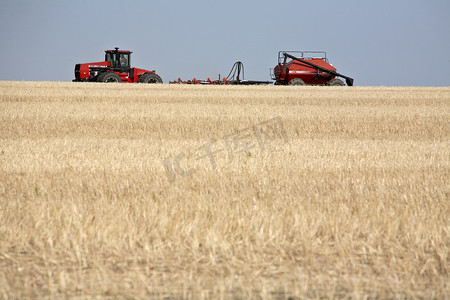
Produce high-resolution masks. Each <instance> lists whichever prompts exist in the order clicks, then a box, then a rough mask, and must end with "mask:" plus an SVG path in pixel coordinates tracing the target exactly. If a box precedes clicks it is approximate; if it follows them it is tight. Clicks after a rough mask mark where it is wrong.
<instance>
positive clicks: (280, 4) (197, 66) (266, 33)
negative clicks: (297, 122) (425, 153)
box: [0, 0, 450, 86]
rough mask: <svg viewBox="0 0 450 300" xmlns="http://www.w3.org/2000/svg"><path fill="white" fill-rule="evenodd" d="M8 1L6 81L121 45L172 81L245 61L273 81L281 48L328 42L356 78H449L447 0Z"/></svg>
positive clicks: (41, 76)
mask: <svg viewBox="0 0 450 300" xmlns="http://www.w3.org/2000/svg"><path fill="white" fill-rule="evenodd" d="M0 3H1V4H0V38H1V47H0V54H1V58H2V59H3V63H2V67H1V69H0V80H39V81H41V80H50V81H71V80H72V79H73V78H74V75H73V69H74V65H75V64H76V63H83V62H95V61H101V60H103V59H104V50H106V49H113V48H114V47H116V46H117V47H120V48H122V49H127V50H132V51H133V52H134V53H133V56H132V59H131V62H132V65H133V66H135V67H140V68H145V69H151V70H152V69H155V70H156V71H157V73H158V74H160V75H161V77H162V78H163V80H164V82H168V81H169V80H175V79H177V78H178V77H181V78H183V79H191V78H193V77H197V78H207V77H211V78H217V74H219V73H220V74H221V75H222V76H223V75H226V74H227V73H228V71H229V69H230V68H231V66H232V64H233V63H234V62H235V61H237V60H241V61H242V62H244V64H245V71H246V73H245V75H246V79H254V80H269V79H270V77H269V68H273V67H274V65H275V64H276V56H277V52H278V51H279V50H324V51H326V52H327V55H328V58H329V60H330V62H331V63H332V64H333V65H334V66H335V67H336V68H337V69H338V72H341V73H343V74H345V75H348V76H350V77H353V78H354V79H355V85H371V86H379V85H387V86H450V1H448V0H430V1H416V0H411V1H407V0H400V1H392V0H390V1H387V0H381V1H380V0H379V1H356V0H353V1H345V0H341V1H336V0H334V1H328V0H324V1H268V0H260V1H235V0H229V1H223V0H221V1H206V0H205V1H176V0H172V1H141V0H139V1H116V0H113V1H92V0H89V1H65V0H59V1H46V0H42V1H31V0H14V1H5V0H0Z"/></svg>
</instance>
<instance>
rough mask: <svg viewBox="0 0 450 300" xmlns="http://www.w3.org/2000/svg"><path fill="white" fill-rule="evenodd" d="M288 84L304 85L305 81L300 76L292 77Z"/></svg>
mask: <svg viewBox="0 0 450 300" xmlns="http://www.w3.org/2000/svg"><path fill="white" fill-rule="evenodd" d="M289 85H305V82H304V81H303V80H301V79H300V78H294V79H292V80H291V81H289Z"/></svg>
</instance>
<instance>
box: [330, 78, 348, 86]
mask: <svg viewBox="0 0 450 300" xmlns="http://www.w3.org/2000/svg"><path fill="white" fill-rule="evenodd" d="M328 85H329V86H345V83H344V82H343V81H342V80H340V79H337V78H334V79H331V80H330V81H328Z"/></svg>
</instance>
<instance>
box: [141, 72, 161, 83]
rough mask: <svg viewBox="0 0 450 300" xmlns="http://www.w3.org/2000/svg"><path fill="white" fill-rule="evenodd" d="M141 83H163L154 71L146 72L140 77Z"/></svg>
mask: <svg viewBox="0 0 450 300" xmlns="http://www.w3.org/2000/svg"><path fill="white" fill-rule="evenodd" d="M138 82H139V83H163V81H162V79H161V77H159V76H158V75H156V74H154V73H145V74H143V75H141V77H139V79H138Z"/></svg>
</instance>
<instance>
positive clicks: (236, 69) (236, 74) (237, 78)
mask: <svg viewBox="0 0 450 300" xmlns="http://www.w3.org/2000/svg"><path fill="white" fill-rule="evenodd" d="M241 74H242V79H241ZM244 75H245V74H244V64H243V63H242V62H240V61H237V62H235V63H234V65H233V66H232V67H231V70H230V73H228V76H227V77H223V78H222V79H220V74H219V79H217V80H211V79H210V78H208V79H206V80H198V79H196V78H194V79H192V80H187V81H183V80H181V78H178V80H176V81H170V82H169V83H171V84H174V83H176V84H213V85H256V84H272V82H271V81H257V80H245V79H244Z"/></svg>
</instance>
